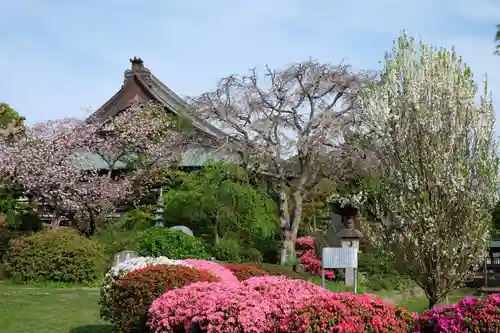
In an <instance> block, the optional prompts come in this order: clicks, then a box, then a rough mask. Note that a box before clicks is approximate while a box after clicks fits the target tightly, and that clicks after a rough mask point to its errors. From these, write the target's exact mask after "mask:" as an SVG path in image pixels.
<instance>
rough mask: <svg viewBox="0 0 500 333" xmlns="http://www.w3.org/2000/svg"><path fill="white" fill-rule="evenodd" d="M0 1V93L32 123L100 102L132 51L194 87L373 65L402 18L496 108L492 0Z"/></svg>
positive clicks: (498, 76) (496, 6) (499, 9)
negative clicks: (263, 71)
mask: <svg viewBox="0 0 500 333" xmlns="http://www.w3.org/2000/svg"><path fill="white" fill-rule="evenodd" d="M0 13H2V18H1V19H0V45H1V49H0V50H1V51H0V52H1V56H0V73H1V75H2V79H1V80H0V101H5V102H8V103H9V104H10V105H11V106H12V107H14V108H15V109H17V110H18V111H19V112H20V113H21V114H23V115H25V116H26V117H27V119H28V122H29V123H34V122H37V121H42V120H45V119H56V118H60V117H64V116H78V117H83V116H85V115H86V114H88V112H89V110H94V109H96V108H98V107H99V106H101V104H103V103H104V102H105V101H106V100H107V99H108V98H109V97H111V96H112V94H114V93H115V92H116V90H118V89H119V88H120V85H121V84H122V80H123V72H124V70H125V69H127V68H128V67H129V66H130V64H129V61H128V59H129V58H130V57H132V56H138V57H141V58H142V59H143V60H144V61H145V64H146V66H148V67H149V68H150V69H151V70H152V71H153V73H154V74H155V75H156V76H158V77H159V78H160V79H162V80H163V81H164V83H165V84H167V85H168V86H169V87H170V88H171V89H173V90H174V91H175V92H177V93H178V94H180V95H196V94H199V93H202V92H204V91H206V90H209V89H211V88H212V87H214V85H215V83H216V81H217V79H219V78H220V77H222V76H224V75H228V74H231V73H234V72H236V73H242V72H245V71H246V70H247V69H249V68H251V67H253V66H263V65H265V64H269V65H270V66H271V67H284V66H286V65H288V64H291V63H293V62H297V61H301V60H305V59H307V58H308V57H313V58H316V59H318V60H320V61H324V62H332V63H338V62H340V61H342V60H344V62H347V63H350V64H352V65H353V66H355V68H363V69H376V68H379V67H380V65H379V61H380V60H381V59H383V56H384V52H386V51H388V50H389V49H390V47H391V44H392V40H393V39H394V38H396V37H397V35H398V34H399V32H400V31H401V30H402V29H406V30H407V31H408V33H409V34H411V35H417V36H421V37H422V38H423V40H424V42H426V43H429V44H434V45H442V46H445V47H451V46H453V45H455V46H456V48H457V51H458V53H459V54H460V55H462V56H463V57H464V59H465V61H466V62H467V63H468V64H470V65H471V66H472V69H473V71H474V74H475V76H476V78H478V79H480V78H481V76H482V74H484V73H487V74H488V77H489V81H490V87H491V90H492V91H493V96H494V99H495V102H496V105H497V108H498V109H499V110H500V57H498V56H494V55H492V52H493V49H494V43H493V35H494V32H495V24H496V23H500V1H498V0H476V1H474V2H473V3H471V2H470V1H465V0H453V1H452V0H439V1H436V0H434V1H431V0H405V1H401V0H399V1H396V0H350V1H346V2H338V1H332V0H329V1H328V0H309V1H305V0H252V1H243V0H240V1H236V0H232V1H231V0H204V1H202V0H199V1H189V0H163V1H160V0H148V1H137V0H134V1H131V0H101V1H96V0H86V1H77V0H73V1H67V0H15V1H7V0H0ZM497 114H498V115H499V116H500V113H497ZM497 129H500V124H499V125H497ZM497 133H499V132H498V131H497Z"/></svg>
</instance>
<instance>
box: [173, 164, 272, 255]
mask: <svg viewBox="0 0 500 333" xmlns="http://www.w3.org/2000/svg"><path fill="white" fill-rule="evenodd" d="M275 209H276V208H275V204H274V202H273V201H272V200H271V198H270V197H269V196H268V195H267V193H266V192H265V191H264V190H262V189H260V188H258V187H255V186H252V184H251V183H250V180H249V178H248V175H247V173H246V172H245V170H244V169H242V168H240V167H238V166H236V165H231V164H212V165H207V166H205V167H204V168H203V169H201V170H199V171H195V172H192V173H189V174H183V173H178V174H176V177H175V178H174V179H173V180H172V184H171V187H170V189H169V190H168V192H167V193H166V194H165V215H164V216H165V221H166V223H167V225H185V226H187V227H189V228H191V230H193V231H194V232H195V234H197V235H204V238H205V239H206V240H207V241H208V242H209V243H212V244H215V241H216V239H218V238H219V237H220V238H235V237H233V235H234V234H236V235H237V237H236V238H237V239H238V241H239V242H241V244H242V245H244V244H245V245H246V244H248V245H250V244H252V243H253V241H254V240H255V239H257V238H272V237H273V236H274V233H275V232H276V227H277V220H276V216H277V215H276V212H275ZM230 235H231V236H230Z"/></svg>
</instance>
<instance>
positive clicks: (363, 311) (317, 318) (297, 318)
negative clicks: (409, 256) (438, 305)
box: [278, 293, 413, 333]
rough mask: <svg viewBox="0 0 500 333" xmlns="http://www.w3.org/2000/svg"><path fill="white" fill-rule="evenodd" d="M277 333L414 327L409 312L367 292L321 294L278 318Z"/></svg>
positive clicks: (398, 331) (396, 332) (395, 332)
mask: <svg viewBox="0 0 500 333" xmlns="http://www.w3.org/2000/svg"><path fill="white" fill-rule="evenodd" d="M279 326H280V329H279V330H278V332H280V333H288V332H294V333H309V332H314V333H329V332H380V333H384V332H393V333H406V332H408V331H409V330H410V329H411V328H412V327H413V319H412V316H411V314H410V313H409V312H408V311H407V310H405V309H403V308H399V307H397V306H393V305H390V304H387V303H384V302H382V301H381V300H378V299H376V298H374V297H371V296H368V295H353V294H334V293H332V294H320V295H318V296H315V297H311V298H310V299H308V300H307V301H306V302H305V303H304V304H303V305H301V306H300V307H298V308H296V309H294V310H293V311H292V312H291V313H290V314H289V315H288V316H285V317H284V318H282V319H281V322H280V325H279Z"/></svg>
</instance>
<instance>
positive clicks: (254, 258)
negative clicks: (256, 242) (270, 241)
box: [243, 247, 264, 264]
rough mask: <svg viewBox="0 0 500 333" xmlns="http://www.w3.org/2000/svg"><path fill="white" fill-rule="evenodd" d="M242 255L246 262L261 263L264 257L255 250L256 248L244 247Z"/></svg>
mask: <svg viewBox="0 0 500 333" xmlns="http://www.w3.org/2000/svg"><path fill="white" fill-rule="evenodd" d="M243 256H244V258H245V261H246V262H250V263H259V264H260V263H262V262H263V261H264V258H263V257H262V253H260V251H259V250H257V249H256V248H253V247H251V248H249V249H245V250H244V251H243Z"/></svg>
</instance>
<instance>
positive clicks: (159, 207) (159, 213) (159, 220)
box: [155, 189, 165, 227]
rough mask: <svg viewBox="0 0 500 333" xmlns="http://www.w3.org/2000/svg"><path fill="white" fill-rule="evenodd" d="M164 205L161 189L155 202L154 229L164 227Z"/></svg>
mask: <svg viewBox="0 0 500 333" xmlns="http://www.w3.org/2000/svg"><path fill="white" fill-rule="evenodd" d="M164 205H165V203H164V202H163V189H160V195H159V196H158V201H157V202H156V215H155V220H156V224H155V227H164V226H165V225H164V224H163V212H164V210H163V207H164Z"/></svg>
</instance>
